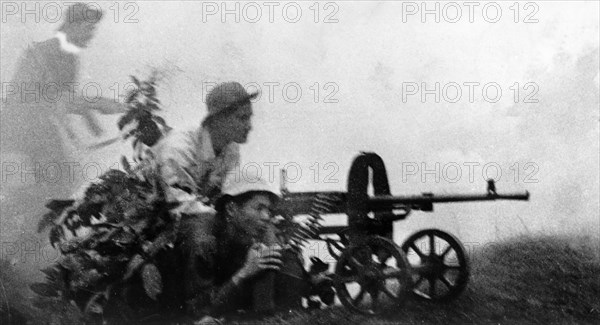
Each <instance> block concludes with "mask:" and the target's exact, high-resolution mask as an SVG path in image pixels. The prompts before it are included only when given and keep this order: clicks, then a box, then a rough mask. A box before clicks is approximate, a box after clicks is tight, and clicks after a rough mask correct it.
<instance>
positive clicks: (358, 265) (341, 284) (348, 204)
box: [278, 153, 529, 314]
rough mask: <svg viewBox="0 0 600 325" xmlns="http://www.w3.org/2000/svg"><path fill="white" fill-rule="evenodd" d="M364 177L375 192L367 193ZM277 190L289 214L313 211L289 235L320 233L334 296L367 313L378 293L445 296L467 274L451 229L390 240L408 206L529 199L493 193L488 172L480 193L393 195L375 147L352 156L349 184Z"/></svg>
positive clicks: (293, 238) (377, 306)
mask: <svg viewBox="0 0 600 325" xmlns="http://www.w3.org/2000/svg"><path fill="white" fill-rule="evenodd" d="M369 185H372V187H373V193H374V195H373V196H369V194H368V187H369ZM282 192H283V199H282V200H281V202H280V204H279V207H278V213H279V214H281V215H282V216H283V217H284V218H285V219H287V220H291V219H292V218H294V217H295V216H299V215H309V216H310V217H311V218H309V220H310V221H309V222H308V223H307V224H306V225H305V226H304V227H298V228H297V229H296V230H295V231H294V232H293V233H290V234H288V238H289V240H290V242H291V243H292V244H295V245H302V244H303V243H305V242H306V241H307V240H325V242H326V243H327V248H328V250H329V253H330V255H331V256H333V257H334V258H335V259H336V260H337V263H336V267H335V274H334V284H335V285H334V286H335V289H336V293H337V296H338V298H339V299H340V301H341V302H342V304H343V305H344V306H346V307H348V308H349V309H351V310H353V311H356V312H360V313H365V314H377V313H379V312H381V310H382V309H381V303H380V301H381V299H382V298H384V299H388V300H391V301H393V302H395V303H400V302H402V301H403V300H404V298H406V296H407V293H409V292H411V291H412V292H413V293H414V294H415V295H416V296H418V297H420V298H423V299H426V300H434V301H441V300H448V299H451V298H453V297H456V296H457V295H458V294H460V293H461V292H462V291H463V290H464V288H465V286H466V284H467V281H468V277H469V264H468V256H467V255H466V252H465V249H464V248H463V246H462V244H461V243H460V241H458V239H456V238H455V237H454V236H453V235H451V234H449V233H447V232H444V231H441V230H438V229H425V230H422V231H419V232H417V233H415V234H414V235H412V236H410V237H409V238H408V239H407V240H406V241H405V242H404V243H403V244H402V246H401V247H399V246H397V245H396V244H395V243H394V242H393V230H394V227H393V225H394V222H396V221H399V220H403V219H405V218H406V217H407V216H408V215H409V214H410V213H411V211H413V210H420V211H424V212H432V211H433V205H434V204H436V203H438V204H439V203H451V202H474V201H496V200H518V201H527V200H529V192H527V191H525V192H518V193H498V192H497V191H496V186H495V184H494V181H493V180H489V181H488V183H487V190H486V192H485V193H482V194H433V193H422V194H420V195H406V196H394V195H392V194H391V193H390V187H389V183H388V177H387V172H386V169H385V165H384V163H383V160H382V159H381V157H379V156H378V155H377V154H375V153H362V154H361V155H359V156H358V157H356V158H355V160H354V162H353V164H352V167H351V169H350V173H349V177H348V191H347V192H289V191H288V190H287V189H286V188H285V186H283V188H282ZM328 214H346V215H347V216H348V225H347V226H322V225H321V221H322V220H323V216H324V215H328ZM331 235H337V239H336V238H332V237H331ZM407 257H411V259H410V262H409V259H407ZM355 292H356V294H354V293H355ZM367 296H369V298H367ZM385 297H387V298H385Z"/></svg>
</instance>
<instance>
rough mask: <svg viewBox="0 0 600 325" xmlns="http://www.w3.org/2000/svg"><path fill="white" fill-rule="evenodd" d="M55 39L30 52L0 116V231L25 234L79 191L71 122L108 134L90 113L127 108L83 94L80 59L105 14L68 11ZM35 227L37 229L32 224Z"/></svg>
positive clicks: (78, 8)
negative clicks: (51, 202) (53, 202)
mask: <svg viewBox="0 0 600 325" xmlns="http://www.w3.org/2000/svg"><path fill="white" fill-rule="evenodd" d="M63 17H64V19H63V22H62V24H61V26H60V27H59V29H58V31H57V32H56V35H55V37H53V38H51V39H49V40H46V41H44V42H40V43H34V44H33V45H31V46H29V47H28V48H27V49H26V50H25V52H24V53H23V54H22V56H21V58H20V60H19V63H18V66H17V68H16V72H15V74H14V76H13V79H12V81H11V82H10V83H8V84H7V86H6V87H5V89H4V90H5V94H4V95H5V97H4V98H2V99H1V100H2V106H1V107H2V108H1V110H0V115H1V116H0V120H1V126H0V148H1V149H0V158H1V161H2V165H3V168H4V167H6V168H5V169H4V170H3V171H8V170H7V169H8V167H7V166H10V167H12V169H14V170H17V171H20V173H18V172H17V173H15V174H11V175H9V173H8V172H7V173H6V174H5V175H3V176H4V177H3V180H2V182H3V184H2V196H1V202H0V205H1V214H2V216H1V217H2V221H3V222H2V227H3V228H5V229H2V230H0V231H2V232H4V231H5V230H6V229H11V230H13V231H14V230H19V232H20V233H26V232H30V231H32V230H33V228H32V225H34V224H37V220H35V219H28V220H26V219H27V218H36V217H39V215H40V214H41V213H42V211H43V206H44V204H45V203H46V201H47V200H48V199H51V198H68V197H69V196H70V195H71V194H72V192H73V190H72V188H73V187H74V184H73V180H71V179H70V178H71V176H70V175H72V172H73V171H72V170H70V169H69V168H70V167H69V165H68V164H69V162H70V161H71V160H72V159H70V158H69V157H70V152H69V150H68V149H67V148H68V147H67V143H66V141H65V137H66V138H68V139H70V140H71V141H73V142H74V143H75V144H77V139H78V136H77V134H76V133H75V131H74V129H73V127H72V125H71V124H70V123H69V115H73V114H77V115H81V116H82V117H83V118H84V120H85V122H86V124H87V127H88V129H89V130H90V131H91V132H92V134H94V135H95V136H98V135H100V134H102V129H101V127H100V126H99V124H98V122H97V120H96V119H95V116H94V115H93V113H92V111H97V112H99V113H101V114H116V113H122V112H124V111H125V106H124V105H123V104H120V103H118V102H117V101H116V100H113V99H107V98H99V99H98V98H95V99H94V101H93V102H92V101H90V100H89V99H86V98H83V97H81V96H79V94H78V93H77V91H76V90H77V88H78V84H77V79H78V74H79V57H78V55H79V53H80V52H81V51H82V50H83V49H85V48H87V46H88V45H89V43H90V41H91V40H92V38H93V36H94V31H95V28H96V26H97V24H98V22H99V21H100V20H101V18H102V12H101V11H99V10H97V9H94V8H92V7H90V6H89V5H87V4H85V3H75V4H73V5H71V6H69V7H68V8H67V9H66V12H65V14H64V15H63ZM32 221H33V222H32Z"/></svg>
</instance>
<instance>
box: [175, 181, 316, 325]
mask: <svg viewBox="0 0 600 325" xmlns="http://www.w3.org/2000/svg"><path fill="white" fill-rule="evenodd" d="M253 181H254V179H253ZM278 199H279V196H278V195H277V194H276V191H274V190H272V189H271V188H270V186H269V184H268V183H266V182H264V181H263V180H259V181H256V182H249V181H247V180H245V178H244V177H241V178H240V179H238V180H237V181H236V180H233V178H232V181H229V180H228V181H226V182H225V184H224V187H223V195H222V196H221V197H220V199H219V200H217V204H216V209H217V213H216V215H213V216H212V217H211V216H207V217H206V218H196V219H195V220H198V221H201V222H203V223H204V224H203V227H202V229H205V233H204V234H203V235H202V236H198V234H197V233H194V234H192V233H190V234H189V236H193V238H190V237H189V236H187V235H185V236H183V242H182V247H183V248H184V250H197V251H195V252H194V253H195V254H194V255H195V256H196V258H195V260H194V261H193V263H197V265H196V267H195V269H196V270H199V272H198V273H197V274H195V276H194V277H192V278H189V277H188V278H187V279H186V283H185V284H184V285H185V287H186V289H185V291H186V293H187V303H188V308H189V310H191V311H192V312H193V314H194V316H195V317H196V319H203V322H206V321H208V320H213V318H212V317H221V316H224V315H227V314H231V313H236V312H237V311H240V310H243V311H246V312H248V313H250V314H256V313H258V314H264V313H269V312H273V311H275V310H276V309H280V308H284V309H289V308H298V307H301V298H302V295H303V294H304V293H305V292H307V290H308V285H309V282H308V280H309V279H308V275H307V273H306V272H305V270H304V268H303V264H302V260H301V258H300V257H299V256H298V254H295V253H292V251H291V250H286V249H283V248H282V246H281V243H279V242H278V238H277V230H276V228H275V225H274V220H273V214H272V209H273V208H274V205H275V203H276V202H277V200H278ZM275 302H277V303H275ZM200 323H202V322H200ZM208 323H210V322H208Z"/></svg>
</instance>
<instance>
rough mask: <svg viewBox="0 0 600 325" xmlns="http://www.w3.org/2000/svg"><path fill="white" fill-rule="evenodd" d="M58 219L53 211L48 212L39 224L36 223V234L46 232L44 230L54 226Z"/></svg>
mask: <svg viewBox="0 0 600 325" xmlns="http://www.w3.org/2000/svg"><path fill="white" fill-rule="evenodd" d="M58 217H59V215H58V214H57V213H56V212H54V211H50V212H48V213H46V214H44V215H43V216H42V218H41V220H40V222H38V228H37V232H38V233H40V232H42V231H44V230H46V228H48V227H50V226H52V225H53V224H54V221H55V220H56V219H57V218H58Z"/></svg>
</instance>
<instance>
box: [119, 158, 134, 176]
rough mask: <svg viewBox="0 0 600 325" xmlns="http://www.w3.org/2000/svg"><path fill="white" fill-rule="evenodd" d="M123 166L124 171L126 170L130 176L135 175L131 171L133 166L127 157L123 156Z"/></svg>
mask: <svg viewBox="0 0 600 325" xmlns="http://www.w3.org/2000/svg"><path fill="white" fill-rule="evenodd" d="M121 164H122V165H123V169H125V171H126V172H127V173H128V174H133V171H132V170H131V165H130V164H129V162H128V161H127V158H125V156H121Z"/></svg>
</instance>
